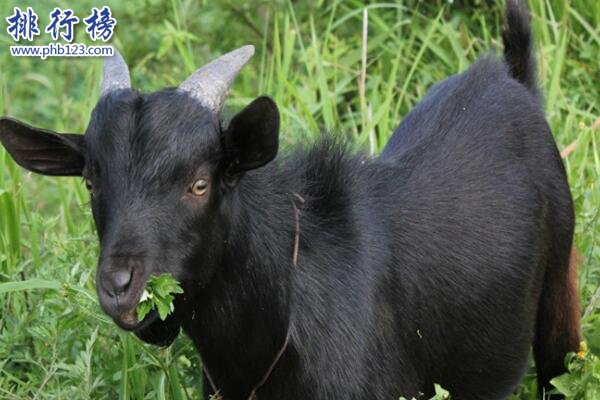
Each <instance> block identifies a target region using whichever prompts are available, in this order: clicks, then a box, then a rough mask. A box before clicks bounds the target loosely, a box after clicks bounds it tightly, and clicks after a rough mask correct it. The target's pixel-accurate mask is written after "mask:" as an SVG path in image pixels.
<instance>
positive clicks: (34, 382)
mask: <svg viewBox="0 0 600 400" xmlns="http://www.w3.org/2000/svg"><path fill="white" fill-rule="evenodd" d="M309 3H310V2H295V3H294V4H292V3H291V2H290V1H285V0H277V1H272V2H268V1H261V0H250V1H244V2H241V1H240V2H234V1H225V2H216V1H196V0H172V1H159V0H140V1H129V2H123V1H116V0H107V1H105V2H101V3H94V2H92V1H90V0H83V1H78V2H67V1H64V0H59V1H58V2H56V3H53V4H52V5H49V4H45V5H37V3H35V4H34V5H33V7H34V9H35V11H36V12H37V13H38V15H40V19H41V20H42V21H41V23H42V24H46V23H47V22H48V13H49V12H50V10H51V8H53V7H54V6H55V5H56V6H60V7H63V8H68V7H70V8H73V9H74V11H75V13H76V14H78V15H80V16H85V15H88V14H89V10H90V8H91V7H92V6H102V5H104V4H107V5H109V6H111V8H112V11H113V15H114V16H115V17H116V18H117V20H118V25H117V29H116V34H115V37H113V39H112V43H113V44H115V45H116V46H117V47H118V48H119V49H120V50H121V52H122V53H123V54H124V56H125V58H126V59H127V61H128V63H129V65H130V69H131V74H132V80H133V84H134V86H135V87H137V88H139V89H141V90H143V91H153V90H157V89H159V88H162V87H164V86H175V85H178V84H179V83H180V82H181V81H182V80H183V79H185V78H186V77H187V76H188V74H189V73H190V72H192V71H193V70H194V69H195V68H196V67H198V66H200V65H202V64H203V63H204V62H206V61H208V60H210V59H211V58H212V57H214V56H217V55H219V54H222V53H223V52H225V51H228V50H231V49H234V48H237V47H239V46H241V45H243V44H247V43H253V44H255V46H256V47H257V54H256V56H255V57H254V59H253V60H252V62H251V63H250V64H249V66H247V67H246V68H245V69H244V70H243V72H242V74H241V76H240V77H239V79H238V80H237V82H236V84H235V85H234V87H233V89H232V91H231V95H230V100H229V102H228V110H235V109H238V108H239V107H241V106H242V105H244V104H246V103H247V102H249V100H250V99H252V98H253V97H256V96H258V95H259V94H268V95H270V96H272V97H273V98H274V99H275V100H276V102H277V104H278V105H279V107H280V110H281V113H282V132H283V133H282V140H283V146H284V148H285V147H288V146H292V145H294V144H295V143H300V142H305V141H306V140H307V138H312V137H315V136H316V135H318V134H319V132H320V131H322V130H331V131H335V132H338V133H339V134H341V135H346V136H348V137H350V138H351V139H352V140H353V141H354V142H355V143H356V144H357V147H361V148H364V149H366V151H369V152H371V153H373V154H377V153H378V151H379V150H380V149H381V148H382V147H383V145H384V144H385V142H386V140H387V139H388V137H389V136H390V135H391V132H392V131H393V129H394V128H395V126H396V125H397V124H398V123H399V121H400V120H401V119H402V116H403V115H405V114H406V113H407V112H408V111H409V110H410V109H411V108H412V107H413V106H414V105H415V104H416V103H417V102H418V101H419V99H420V98H422V97H423V95H424V93H425V92H426V91H427V89H428V88H429V87H430V86H431V85H432V84H433V83H435V82H437V81H439V80H442V79H444V78H445V77H447V76H449V75H451V74H454V73H456V72H459V71H462V70H464V69H465V68H467V67H468V66H469V65H470V64H471V63H472V62H473V61H474V60H475V59H476V58H477V57H479V56H480V55H483V54H486V53H489V52H490V51H500V50H501V43H500V40H499V38H500V28H501V21H502V4H501V2H499V1H477V0H471V1H466V0H465V1H454V2H452V1H441V0H438V1H429V2H424V1H416V0H405V1H403V2H399V3H391V2H390V3H365V2H362V1H358V0H349V1H343V2H342V1H318V2H313V3H310V4H309ZM27 5H28V4H26V3H24V4H12V3H10V1H9V2H2V4H1V5H0V17H1V19H0V20H1V21H2V22H3V25H2V27H3V29H2V31H1V32H0V92H1V94H0V114H1V115H10V116H12V117H15V118H19V119H22V120H24V121H26V122H28V123H31V124H33V125H36V126H40V127H45V128H49V129H54V130H58V131H62V132H83V131H84V130H85V127H86V124H87V121H88V117H89V115H90V112H91V110H92V108H93V107H94V105H95V103H96V101H97V99H98V95H99V82H100V76H101V60H100V59H97V58H72V59H67V58H54V59H47V60H45V61H42V60H40V59H34V58H13V57H11V56H10V53H9V51H8V46H10V45H14V44H15V43H14V42H13V41H12V38H10V37H9V36H8V34H7V33H6V31H5V24H4V18H5V17H7V16H9V15H11V14H12V10H13V6H19V7H22V8H25V7H26V6H27ZM530 7H531V10H532V14H533V26H534V29H535V33H536V38H537V44H536V53H537V55H538V61H539V63H538V64H539V70H540V73H539V80H540V82H541V85H542V86H543V88H544V91H545V94H546V113H547V117H548V120H549V122H550V125H551V127H552V130H553V132H554V134H555V137H556V141H557V143H558V146H559V148H560V149H561V150H564V152H565V153H568V155H566V156H565V164H566V166H567V169H568V174H569V180H570V184H571V188H572V193H573V198H574V200H575V204H576V212H577V228H576V245H577V248H578V250H579V252H580V254H581V256H582V264H581V267H580V275H579V284H580V291H581V297H582V309H581V312H582V315H583V316H584V318H583V324H584V332H585V335H586V340H587V344H588V350H589V351H588V352H587V353H585V354H584V353H581V354H580V355H579V356H574V357H572V359H571V362H570V366H571V369H572V373H571V374H570V375H568V376H565V377H562V378H561V379H560V380H559V381H557V385H558V386H560V388H561V390H562V391H563V392H564V393H567V394H568V395H569V396H568V397H569V398H573V399H598V398H600V360H599V359H598V358H597V356H600V292H599V291H598V288H599V286H600V223H599V220H600V89H599V88H600V2H598V1H596V0H570V1H559V0H540V1H538V0H535V1H531V2H530ZM83 28H84V27H83V26H80V27H79V28H78V31H77V38H76V40H75V41H76V42H85V43H88V44H92V43H91V42H89V41H88V40H86V39H87V35H85V33H84V29H83ZM48 39H49V36H48V35H42V37H40V38H39V39H36V41H35V44H43V43H46V42H48ZM226 114H229V115H231V111H229V112H226ZM88 202H89V199H88V195H87V192H86V190H85V188H84V185H83V183H82V182H81V180H80V179H74V178H60V179H51V178H44V177H39V176H33V175H31V174H29V173H26V172H24V171H23V170H21V169H19V168H18V167H16V166H15V164H14V163H13V162H12V160H10V159H9V157H8V156H7V154H6V153H5V151H4V150H3V149H0V398H1V399H23V398H33V399H85V398H94V399H116V398H119V399H129V398H132V399H142V398H149V399H197V398H201V391H202V388H201V385H202V383H201V381H200V379H199V376H200V374H199V365H200V363H201V361H200V359H199V357H198V355H197V354H196V353H195V351H194V349H193V348H192V346H191V343H190V342H189V341H188V340H187V339H186V338H185V337H183V335H182V336H181V337H180V338H179V339H178V340H177V341H176V342H175V343H174V344H173V345H172V346H171V347H169V348H166V349H158V348H155V347H152V346H149V345H145V344H143V343H142V342H140V341H139V340H138V339H137V338H135V337H134V336H133V335H131V334H127V333H124V332H122V331H119V329H117V327H116V326H115V325H114V324H113V323H112V322H111V321H109V320H108V318H107V317H106V316H105V315H104V314H103V313H102V312H101V310H100V308H99V306H98V302H97V299H96V294H95V289H94V274H95V264H96V259H97V250H98V247H97V243H96V237H95V232H94V227H93V225H92V220H91V214H90V211H89V209H88V208H89V207H88ZM484 367H485V366H484ZM514 398H515V399H534V398H535V374H534V371H533V370H531V372H530V373H529V374H528V376H527V377H526V379H525V381H524V383H523V385H522V386H521V388H520V389H519V391H518V393H516V394H515V396H514Z"/></svg>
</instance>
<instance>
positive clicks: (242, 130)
mask: <svg viewBox="0 0 600 400" xmlns="http://www.w3.org/2000/svg"><path fill="white" fill-rule="evenodd" d="M224 147H225V152H226V154H227V158H226V160H227V163H228V164H227V167H226V168H227V170H226V173H227V174H228V175H230V176H236V175H239V174H241V173H243V172H245V171H248V170H251V169H254V168H258V167H262V166H263V165H265V164H266V163H268V162H269V161H271V160H272V159H274V158H275V156H276V155H277V149H278V148H279V111H278V110H277V105H276V104H275V102H274V101H273V100H271V99H270V98H269V97H267V96H261V97H258V98H257V99H255V100H254V101H253V102H252V103H250V104H249V105H248V106H246V108H244V109H243V110H242V111H240V112H239V113H238V114H237V115H236V116H235V117H233V119H232V120H231V123H230V124H229V127H228V128H227V130H226V131H225V137H224Z"/></svg>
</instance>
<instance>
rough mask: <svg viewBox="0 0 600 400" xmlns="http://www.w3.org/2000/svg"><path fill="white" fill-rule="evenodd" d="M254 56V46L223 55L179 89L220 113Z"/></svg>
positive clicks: (188, 79) (191, 77) (199, 70)
mask: <svg viewBox="0 0 600 400" xmlns="http://www.w3.org/2000/svg"><path fill="white" fill-rule="evenodd" d="M253 55H254V46H252V45H247V46H243V47H240V48H239V49H237V50H234V51H231V52H229V53H227V54H224V55H222V56H221V57H219V58H217V59H216V60H214V61H211V62H210V63H208V64H206V65H205V66H204V67H202V68H200V69H198V70H196V72H194V73H193V74H192V75H191V76H190V77H189V78H187V79H186V80H185V81H184V82H183V83H182V84H181V85H179V89H181V90H183V91H185V92H187V93H188V94H189V95H190V96H192V97H193V98H195V99H196V100H198V101H199V102H200V103H201V104H202V105H203V106H205V107H206V108H208V109H209V110H211V111H212V112H214V113H217V114H218V113H219V111H221V107H222V106H223V103H224V101H225V97H226V96H227V91H228V90H229V87H230V86H231V84H232V83H233V80H234V79H235V77H236V76H237V74H239V72H240V70H241V69H242V67H243V66H244V65H245V64H246V63H247V62H248V60H249V59H250V57H252V56H253Z"/></svg>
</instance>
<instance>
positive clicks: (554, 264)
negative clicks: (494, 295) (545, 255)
mask: <svg viewBox="0 0 600 400" xmlns="http://www.w3.org/2000/svg"><path fill="white" fill-rule="evenodd" d="M566 253H567V254H566V257H560V256H559V257H557V258H556V259H554V260H552V261H551V263H550V265H549V266H548V268H547V270H546V276H545V277H544V289H543V291H542V295H541V299H540V304H539V309H538V315H537V327H536V335H535V340H534V344H533V352H534V356H535V361H536V369H537V374H538V390H539V392H540V395H542V397H543V398H544V399H553V400H554V399H562V398H563V397H562V396H548V395H545V393H547V391H548V390H550V389H551V388H552V385H551V384H550V380H551V379H552V378H554V377H556V376H558V375H560V374H562V373H564V372H566V370H565V365H564V358H565V356H566V355H567V353H569V352H576V351H578V350H579V349H580V345H581V340H582V335H581V324H580V317H579V293H578V290H577V265H578V264H579V255H578V254H577V252H576V250H575V248H572V250H571V253H570V254H568V250H567V252H566ZM561 258H562V260H560V259H561Z"/></svg>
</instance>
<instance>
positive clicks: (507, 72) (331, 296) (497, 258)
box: [0, 1, 576, 400]
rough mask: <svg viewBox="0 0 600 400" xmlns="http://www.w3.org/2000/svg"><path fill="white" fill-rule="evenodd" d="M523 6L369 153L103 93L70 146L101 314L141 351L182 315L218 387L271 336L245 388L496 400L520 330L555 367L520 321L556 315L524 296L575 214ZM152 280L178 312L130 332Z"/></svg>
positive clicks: (549, 278)
mask: <svg viewBox="0 0 600 400" xmlns="http://www.w3.org/2000/svg"><path fill="white" fill-rule="evenodd" d="M524 13H525V11H524V10H523V9H521V8H519V6H518V5H517V4H516V3H515V2H513V1H509V2H508V5H507V24H508V28H507V31H506V32H507V33H505V35H504V39H505V47H506V53H505V59H506V61H501V60H498V59H495V58H484V59H482V60H480V61H478V62H477V63H476V64H475V65H473V66H472V67H471V68H469V69H468V70H467V71H465V72H464V73H462V74H459V75H456V76H453V77H451V78H449V79H447V80H445V81H443V82H441V83H439V84H438V85H436V86H434V87H433V88H432V89H431V91H430V92H429V93H428V95H427V96H426V97H425V99H424V100H423V102H422V103H421V104H419V105H418V106H417V107H415V109H414V110H413V111H412V112H411V113H410V114H409V115H407V116H406V117H405V119H404V121H403V122H402V124H401V125H400V126H399V127H398V129H397V130H396V131H395V132H394V135H393V136H392V138H391V139H390V141H389V143H388V145H387V146H386V148H385V149H384V151H383V153H382V154H381V156H380V157H378V158H375V159H372V158H368V157H366V156H363V155H362V154H360V153H354V152H352V151H350V150H349V148H348V146H347V145H346V144H345V143H344V142H343V141H341V140H340V139H334V138H332V137H329V136H325V137H323V138H322V139H320V140H319V141H317V143H316V144H314V145H312V146H307V147H304V148H299V149H296V150H295V151H292V152H290V153H288V154H285V155H280V156H279V157H278V158H276V159H275V160H274V161H272V162H270V163H269V161H270V160H271V159H272V158H273V157H274V156H275V154H276V152H277V129H278V124H279V121H278V116H277V110H276V107H275V105H274V104H273V103H272V102H271V101H270V100H268V99H264V98H262V99H258V100H256V101H255V102H254V103H252V104H251V105H250V106H249V107H248V108H247V109H246V110H245V111H242V112H241V113H240V114H238V116H236V118H235V119H234V120H233V123H232V124H231V125H230V127H229V128H228V129H227V130H223V129H221V127H220V126H219V123H218V121H217V119H216V117H215V116H213V115H212V114H210V113H208V112H207V111H206V110H205V109H203V108H202V107H201V106H200V105H198V104H197V103H195V102H194V101H193V100H192V99H191V98H190V97H189V96H187V95H186V94H185V93H182V92H180V91H178V90H174V89H167V90H164V91H162V92H158V93H154V94H150V95H141V94H139V93H137V92H135V91H133V90H122V91H120V92H117V93H112V94H110V95H109V96H106V97H104V98H102V99H101V100H100V102H99V104H98V106H97V107H96V109H95V111H94V114H93V116H92V121H91V123H90V126H89V128H88V131H87V132H86V135H85V139H84V143H83V145H82V146H81V148H82V150H81V151H82V154H83V157H84V159H85V167H84V168H83V170H82V174H83V175H84V176H85V177H86V178H87V179H88V180H89V181H90V184H91V187H92V196H93V201H92V204H93V210H94V218H95V221H96V225H97V228H98V233H99V237H100V240H101V244H102V254H101V260H100V263H99V268H98V279H97V286H98V293H99V298H100V302H101V304H102V306H103V308H104V309H105V311H106V312H107V313H108V314H109V315H111V316H112V317H113V318H114V319H115V321H116V322H117V323H118V324H119V325H120V326H122V327H123V328H125V329H130V330H133V331H134V332H135V333H136V334H137V335H138V336H139V337H140V338H142V339H143V340H145V341H148V342H150V343H154V344H161V345H164V344H168V343H170V342H171V341H172V340H174V338H175V337H176V336H177V334H178V332H179V329H180V327H183V330H184V331H185V332H186V333H187V334H188V335H189V336H190V337H191V338H192V339H193V341H194V343H195V344H196V347H197V348H198V350H199V352H200V354H201V356H202V359H203V361H204V363H205V365H206V367H207V370H208V371H210V374H211V376H212V378H213V379H214V382H215V384H216V385H217V387H218V389H219V390H220V392H221V394H222V395H223V397H224V398H225V399H226V400H236V399H246V398H247V397H248V395H249V394H250V391H251V390H252V389H253V388H254V387H255V386H256V385H257V384H258V382H259V381H260V380H261V378H262V377H263V375H264V374H265V372H266V371H267V369H268V368H269V366H270V364H271V363H272V362H273V360H274V358H275V355H276V353H277V352H278V351H279V349H280V348H281V346H282V344H283V343H284V341H285V338H286V335H287V334H288V332H289V335H290V336H289V344H288V346H287V348H286V349H285V352H284V353H283V356H282V358H281V360H280V361H279V362H278V363H277V364H276V366H275V368H274V370H273V372H272V374H271V375H270V376H269V378H268V379H267V381H266V383H265V384H264V386H262V387H261V388H260V389H259V391H258V397H259V398H260V399H263V400H265V399H348V400H349V399H397V398H399V397H400V396H406V397H409V398H410V397H411V396H415V397H417V398H424V397H426V396H430V395H431V394H432V391H433V384H434V383H440V384H441V385H442V386H444V387H445V388H447V389H449V390H450V391H451V393H452V395H453V398H455V399H458V400H460V399H469V400H473V399H486V400H490V399H505V398H507V397H508V396H509V395H510V394H511V392H512V391H513V390H514V389H515V388H516V387H517V385H518V384H519V382H520V380H521V378H522V376H523V374H524V371H525V369H526V367H527V358H528V353H529V349H530V346H531V344H532V343H533V342H534V338H535V340H536V343H541V344H540V345H539V346H536V360H537V361H538V364H539V365H538V368H541V370H542V371H546V372H549V371H552V372H553V373H554V372H557V373H559V372H560V371H562V370H563V367H562V365H558V364H557V363H558V362H557V360H559V359H560V360H562V357H563V356H564V354H565V353H566V352H567V351H570V350H576V349H572V348H570V347H569V346H557V347H552V346H551V345H546V344H545V343H546V342H548V341H544V340H543V339H544V335H545V331H538V332H536V324H541V325H544V326H545V327H553V326H557V325H556V324H555V321H554V319H553V316H552V314H551V313H552V310H551V309H549V308H548V307H539V305H540V304H542V305H544V304H550V303H547V302H546V303H544V302H545V297H544V294H543V290H544V287H551V288H553V289H552V290H554V288H557V289H556V290H557V293H561V288H562V287H563V286H564V287H566V285H567V282H565V281H564V280H565V279H566V278H564V276H563V275H564V274H563V273H562V272H561V271H566V268H567V264H568V254H569V251H570V248H571V241H572V235H573V224H574V217H573V207H572V203H571V197H570V192H569V187H568V184H567V180H566V176H565V170H564V167H563V164H562V162H561V159H560V156H559V153H558V151H557V149H556V145H555V143H554V140H553V137H552V134H551V132H550V129H549V127H548V125H547V123H546V121H545V119H544V115H543V113H542V111H541V109H540V105H539V101H538V95H537V89H536V86H535V83H534V76H535V73H534V69H533V66H534V61H533V59H532V57H531V54H530V53H531V39H530V32H529V27H528V22H527V17H526V16H525V14H524ZM7 124H8V123H7V122H6V121H3V122H2V123H1V124H0V138H1V139H2V141H3V143H4V144H5V146H7V148H8V150H9V152H11V154H13V156H15V155H17V156H20V157H21V159H23V158H24V156H23V154H21V153H20V152H19V149H18V148H17V147H15V146H14V145H12V143H13V142H14V141H13V142H10V141H6V140H5V137H6V135H7V134H6V132H7V130H8V128H7V126H8V125H7ZM11 137H13V136H11ZM41 137H43V136H41ZM15 158H17V159H19V158H18V157H15ZM265 163H267V164H266V165H264V164H265ZM21 164H22V165H24V166H25V167H27V166H28V165H27V162H26V161H25V162H22V163H21ZM263 165H264V166H263ZM261 166H262V167H261ZM259 167H260V168H259ZM199 177H200V178H203V179H207V180H208V181H209V184H210V185H209V190H208V192H207V194H206V195H205V196H203V197H194V196H192V195H190V193H188V191H187V188H188V187H189V186H190V184H192V182H194V180H196V179H198V178H199ZM297 236H298V238H299V246H298V249H297V250H298V251H297V263H294V258H295V257H294V254H295V250H296V249H295V241H296V237H297ZM565 260H566V263H565ZM124 271H125V272H124ZM164 271H168V272H171V273H173V275H175V277H176V278H177V279H179V280H180V281H181V283H182V285H183V287H184V290H185V293H184V294H183V295H181V296H179V297H178V298H177V299H176V307H175V313H174V314H173V315H171V316H170V317H169V318H168V319H167V320H166V321H164V322H161V321H159V320H158V319H157V317H156V314H155V313H153V314H151V315H150V316H149V317H147V318H146V319H145V320H144V321H142V322H141V323H138V324H135V323H132V321H131V320H130V319H128V318H127V313H128V312H129V311H130V310H131V309H132V308H133V307H135V304H136V303H137V300H138V299H139V294H140V293H141V290H143V287H144V285H145V282H146V279H147V277H148V276H149V275H150V274H156V273H160V272H164ZM549 271H550V272H549ZM552 271H554V272H552ZM124 273H125V274H130V276H129V278H130V281H129V282H127V285H125V286H124V288H121V289H119V288H118V287H120V286H121V287H122V286H123V282H124V281H123V279H124V278H123V274H124ZM125 281H126V279H125ZM117 289H119V290H122V292H121V291H117ZM115 298H119V299H120V301H119V302H116V301H115ZM538 309H539V310H540V311H539V312H538ZM540 321H542V322H543V323H542V322H540ZM564 328H565V329H568V328H569V327H564ZM561 329H562V327H561ZM548 343H554V342H552V341H549V342H548ZM542 344H543V345H542ZM571 347H572V346H571ZM199 373H200V371H199ZM542 383H543V385H544V386H545V388H546V389H547V388H548V377H547V376H545V377H544V378H543V380H542ZM205 387H206V388H207V390H206V391H207V394H209V393H211V390H210V385H209V383H208V382H206V383H205Z"/></svg>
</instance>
